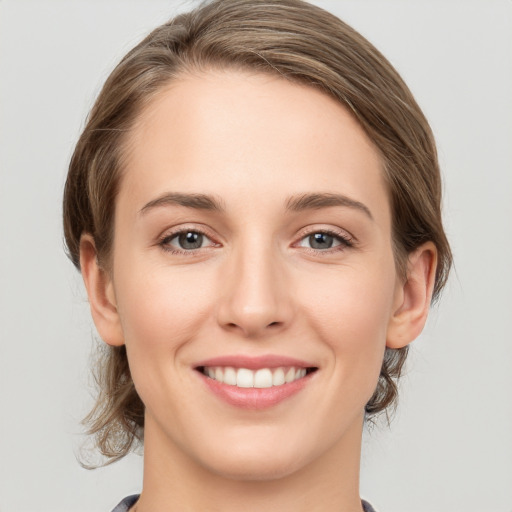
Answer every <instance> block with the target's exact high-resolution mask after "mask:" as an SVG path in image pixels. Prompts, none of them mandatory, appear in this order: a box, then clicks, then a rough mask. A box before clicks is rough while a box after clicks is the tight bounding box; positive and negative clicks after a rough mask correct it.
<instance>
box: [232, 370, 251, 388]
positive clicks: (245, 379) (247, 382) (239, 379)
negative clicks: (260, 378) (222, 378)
mask: <svg viewBox="0 0 512 512" xmlns="http://www.w3.org/2000/svg"><path fill="white" fill-rule="evenodd" d="M236 385H237V387H239V388H253V387H254V372H253V371H251V370H247V369H246V368H240V369H239V370H238V371H237V372H236Z"/></svg>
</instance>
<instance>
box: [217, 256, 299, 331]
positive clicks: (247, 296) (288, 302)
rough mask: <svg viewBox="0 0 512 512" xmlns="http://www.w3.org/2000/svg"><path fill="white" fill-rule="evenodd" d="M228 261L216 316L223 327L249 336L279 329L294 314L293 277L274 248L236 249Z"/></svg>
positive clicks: (287, 322) (284, 325) (286, 323)
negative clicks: (289, 274)
mask: <svg viewBox="0 0 512 512" xmlns="http://www.w3.org/2000/svg"><path fill="white" fill-rule="evenodd" d="M229 260H230V261H227V262H226V267H227V268H226V272H225V273H224V276H223V280H222V285H221V292H220V301H219V303H218V310H217V311H218V312H217V320H218V323H219V324H220V326H221V327H222V328H223V329H226V330H228V331H232V332H238V333H239V334H241V335H242V336H243V337H246V338H262V337H264V336H266V335H269V334H271V333H277V332H280V331H281V330H282V329H283V328H285V327H286V326H287V325H288V324H289V323H290V322H291V319H292V316H293V309H294V308H293V304H292V295H293V290H292V287H291V282H290V279H288V278H287V275H286V272H285V268H284V263H283V262H282V261H281V260H280V258H279V257H278V256H277V255H276V254H275V253H273V252H272V250H271V249H261V246H260V248H259V249H256V250H255V249H254V246H253V247H252V248H251V247H247V246H246V247H245V248H244V249H243V250H240V251H238V252H237V251H235V252H234V253H233V254H232V258H230V259H229Z"/></svg>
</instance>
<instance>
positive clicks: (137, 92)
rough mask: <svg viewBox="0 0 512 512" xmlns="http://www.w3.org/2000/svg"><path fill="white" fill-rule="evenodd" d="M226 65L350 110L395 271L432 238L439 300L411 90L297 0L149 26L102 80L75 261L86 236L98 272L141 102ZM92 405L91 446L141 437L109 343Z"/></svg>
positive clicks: (137, 403)
mask: <svg viewBox="0 0 512 512" xmlns="http://www.w3.org/2000/svg"><path fill="white" fill-rule="evenodd" d="M209 68H220V69H222V68H235V69H241V70H243V69H245V70H252V71H256V72H264V73H270V74H274V75H279V76H281V77H282V78H283V79H286V80H290V81H293V82H298V83H302V84H306V85H309V86H311V87H315V88H317V89H320V90H321V91H323V92H324V93H325V94H328V95H329V96H331V97H333V98H334V99H336V100H337V101H339V102H340V103H341V104H343V105H345V106H346V107H348V108H349V109H350V111H351V112H352V114H353V115H354V117H355V118H356V119H357V120H358V122H359V123H360V125H361V126H362V127H363V129H364V130H365V132H366V133H367V135H368V136H369V138H370V139H371V140H372V141H373V143H374V144H375V147H376V148H377V149H378V151H379V152H380V155H381V159H382V166H383V173H384V177H385V180H386V184H387V188H388V192H389V198H390V204H391V211H392V238H393V245H394V253H395V261H396V265H397V269H398V272H399V273H400V275H401V276H402V277H403V278H404V279H405V278H406V272H405V269H406V261H407V256H408V254H409V253H411V252H412V251H414V250H415V249H416V248H417V247H419V246H420V245H422V244H423V243H424V242H427V241H432V242H433V243H434V244H435V246H436V248H437V252H438V265H437V270H436V283H435V288H434V298H436V297H437V296H438V295H439V293H440V291H441V289H442V287H443V285H444V284H445V281H446V278H447V276H448V272H449V268H450V264H451V253H450V247H449V245H448V241H447V239H446V236H445V233H444V230H443V226H442V219H441V179H440V172H439V166H438V161H437V154H436V148H435V143H434V138H433V135H432V132H431V130H430V127H429V125H428V122H427V121H426V119H425V117H424V115H423V113H422V112H421V110H420V108H419V107H418V105H417V103H416V102H415V100H414V98H413V96H412V94H411V93H410V91H409V89H408V88H407V86H406V85H405V84H404V82H403V81H402V79H401V78H400V76H399V75H398V73H397V72H396V71H395V69H394V68H393V67H392V66H391V64H389V62H388V61H387V60H386V59H385V58H384V57H383V56H382V55H381V54H380V53H379V52H378V51H377V50H376V49H375V48H374V47H373V46H372V45H371V44H370V43H369V42H368V41H367V40H366V39H364V38H363V37H362V36H361V35H360V34H358V33H357V32H356V31H354V30H353V29H352V28H350V27H349V26H348V25H346V24H345V23H343V22H342V21H340V20H339V19H338V18H336V17H335V16H333V15H332V14H330V13H328V12H326V11H324V10H322V9H320V8H318V7H315V6H313V5H310V4H308V3H305V2H302V1H300V0H215V1H213V2H207V3H204V4H202V5H201V6H200V7H199V8H197V9H195V10H193V11H191V12H189V13H186V14H181V15H179V16H177V17H176V18H174V19H173V20H171V21H169V22H168V23H166V24H164V25H162V26H160V27H158V28H157V29H155V30H154V31H153V32H152V33H151V34H149V35H148V36H147V37H146V38H145V39H144V40H143V41H142V42H141V43H139V44H138V45H137V46H136V47H135V48H133V49H132V50H131V51H130V52H129V53H128V54H127V55H126V56H125V57H124V58H123V59H122V60H121V62H120V63H119V64H118V66H117V67H116V68H115V69H114V71H113V72H112V74H111V75H110V76H109V78H108V79H107V81H106V83H105V85H104V87H103V89H102V91H101V93H100V95H99V97H98V99H97V100H96V103H95V105H94V107H93V109H92V111H91V113H90V116H89V118H88V121H87V124H86V126H85V129H84V131H83V133H82V135H81V137H80V139H79V141H78V143H77V146H76V149H75V152H74V154H73V157H72V159H71V163H70V166H69V173H68V178H67V181H66V187H65V191H64V233H65V238H66V243H67V247H68V253H69V256H70V258H71V260H72V261H73V263H74V264H75V265H76V266H77V267H78V268H79V266H80V264H79V261H80V255H79V245H80V237H81V235H82V234H83V233H89V234H91V235H92V236H93V238H94V241H95V246H96V249H97V252H98V258H99V260H100V261H101V263H102V266H103V267H104V268H106V269H108V268H109V264H110V256H111V255H110V252H111V247H112V240H113V236H114V223H113V219H114V208H115V199H116V196H117V192H118V188H119V183H120V179H121V177H122V170H123V158H125V157H126V156H127V155H126V151H125V148H124V141H125V137H126V134H127V133H128V132H129V131H130V129H131V128H132V127H133V125H134V123H135V122H136V120H137V117H138V116H139V115H140V113H141V112H142V111H143V109H144V108H145V106H146V105H147V104H148V103H149V102H150V101H151V99H152V98H153V97H154V95H155V94H156V93H158V92H159V91H160V90H161V89H162V88H163V87H164V86H166V85H168V84H169V82H171V81H172V80H174V79H176V78H177V77H179V76H180V74H182V73H184V72H186V71H190V70H192V71H194V70H207V69H209ZM406 355H407V348H402V349H398V350H392V349H387V350H386V354H385V357H384V361H383V365H382V370H381V374H380V378H379V383H378V386H377V389H376V391H375V393H374V395H373V396H372V398H371V400H370V401H369V402H368V404H367V406H366V411H367V414H368V415H373V414H376V413H378V412H380V411H383V410H385V409H386V407H389V406H390V405H391V404H393V403H394V401H395V399H396V396H397V388H396V384H395V379H397V378H398V377H399V376H400V373H401V370H402V367H403V364H404V361H405V358H406ZM98 375H99V376H98V385H99V389H100V393H99V397H98V401H97V404H96V406H95V408H94V409H93V411H92V412H91V414H90V415H89V416H88V417H87V418H86V422H87V424H88V425H89V426H90V430H89V432H90V433H92V434H94V435H95V436H96V440H97V444H98V447H99V449H100V451H101V452H102V453H103V454H104V455H105V456H106V457H107V458H109V459H111V460H117V459H119V458H120V457H122V456H123V455H125V454H126V453H127V452H128V451H129V450H130V448H131V447H132V445H133V443H134V442H136V441H137V440H141V439H142V435H143V429H144V415H143V411H144V406H143V404H142V402H141V400H140V398H139V396H138V395H137V392H136V390H135V388H134V385H133V382H132V380H131V376H130V369H129V366H128V361H127V358H126V352H125V351H124V349H123V348H112V347H107V348H106V351H105V353H103V354H102V356H101V359H100V362H99V367H98Z"/></svg>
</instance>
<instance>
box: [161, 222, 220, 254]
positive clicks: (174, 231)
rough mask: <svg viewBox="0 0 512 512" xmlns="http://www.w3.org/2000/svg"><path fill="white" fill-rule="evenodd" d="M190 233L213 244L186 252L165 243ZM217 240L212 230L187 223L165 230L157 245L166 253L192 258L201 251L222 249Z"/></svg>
mask: <svg viewBox="0 0 512 512" xmlns="http://www.w3.org/2000/svg"><path fill="white" fill-rule="evenodd" d="M190 232H193V233H199V234H201V235H203V236H204V237H206V238H207V239H208V240H209V241H210V242H211V244H210V245H208V246H207V247H199V248H197V249H189V250H185V249H179V248H177V247H174V246H171V245H170V244H167V243H165V242H166V240H171V239H173V238H175V237H177V236H178V235H180V234H182V233H190ZM216 238H217V237H215V235H213V234H212V233H211V230H210V229H208V228H206V226H202V225H198V224H193V223H190V224H188V223H187V224H179V225H178V226H174V227H172V228H168V229H166V230H164V231H163V232H162V234H161V235H159V236H158V239H157V242H156V245H158V246H160V247H161V248H162V250H164V251H166V252H170V253H172V254H183V255H187V256H192V255H194V254H196V253H197V252H199V251H204V250H205V249H206V250H207V249H209V248H212V247H220V246H221V245H222V244H221V243H219V242H217V241H216ZM171 247H172V248H171Z"/></svg>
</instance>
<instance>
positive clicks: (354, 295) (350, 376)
mask: <svg viewBox="0 0 512 512" xmlns="http://www.w3.org/2000/svg"><path fill="white" fill-rule="evenodd" d="M337 270H338V269H337ZM394 288H395V273H394V264H393V263H392V262H391V265H386V267H385V268H380V269H379V268H376V270H375V271H374V272H370V271H365V270H361V269H355V268H343V269H339V271H338V272H336V273H333V274H332V275H330V276H327V275H326V276H325V277H324V279H319V276H317V279H316V281H315V292H314V293H311V289H310V293H309V301H308V302H306V301H303V304H307V306H306V307H305V311H304V317H305V318H307V319H308V321H309V323H310V326H311V329H312V330H314V332H315V333H316V335H317V336H318V337H319V338H320V341H322V342H323V344H324V345H325V346H327V347H328V349H329V351H328V352H329V354H330V357H329V358H328V360H327V361H326V364H327V366H328V367H330V368H331V371H332V372H335V373H336V375H337V377H336V378H335V379H333V382H335V383H337V384H339V383H340V382H341V381H343V384H344V385H348V386H349V387H350V388H354V390H356V392H355V393H354V395H353V396H355V397H356V396H360V394H361V391H362V390H365V391H364V393H365V394H366V395H368V397H367V398H368V399H369V398H370V396H371V394H372V393H373V390H374V389H375V386H376V384H377V379H378V376H379V373H380V368H381V365H382V360H383V356H384V351H385V345H386V335H387V329H388V323H389V320H390V317H391V315H392V311H393V299H394Z"/></svg>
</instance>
